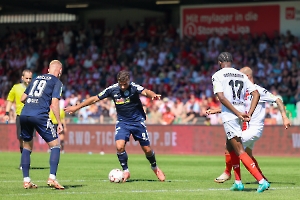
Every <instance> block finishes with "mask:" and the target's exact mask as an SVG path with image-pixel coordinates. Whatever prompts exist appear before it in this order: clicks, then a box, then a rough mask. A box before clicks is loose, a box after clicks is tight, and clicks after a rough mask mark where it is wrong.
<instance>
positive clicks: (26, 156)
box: [21, 149, 31, 177]
mask: <svg viewBox="0 0 300 200" xmlns="http://www.w3.org/2000/svg"><path fill="white" fill-rule="evenodd" d="M30 153H31V151H30V150H28V149H23V151H22V156H21V164H22V172H23V177H29V168H30Z"/></svg>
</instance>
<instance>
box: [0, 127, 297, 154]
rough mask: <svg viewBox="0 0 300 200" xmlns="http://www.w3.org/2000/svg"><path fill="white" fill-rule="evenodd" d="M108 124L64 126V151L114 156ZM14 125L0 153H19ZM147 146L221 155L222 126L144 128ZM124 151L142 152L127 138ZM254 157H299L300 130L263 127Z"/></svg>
mask: <svg viewBox="0 0 300 200" xmlns="http://www.w3.org/2000/svg"><path fill="white" fill-rule="evenodd" d="M114 129H115V127H114V126H112V125H83V124H80V125H75V124H74V125H73V124H69V125H68V133H67V134H66V135H65V151H66V152H67V153H68V152H74V153H75V152H78V153H87V152H93V153H100V152H101V151H103V152H105V153H115V152H116V151H115V144H114V134H115V133H114ZM15 130H16V129H15V125H13V124H9V125H5V124H1V125H0V134H1V137H0V138H1V139H0V151H19V146H18V140H17V139H16V134H15ZM148 134H149V136H150V139H151V146H152V147H153V149H154V150H155V152H157V153H159V154H200V155H223V152H224V144H225V133H224V129H223V127H222V126H192V125H181V126H180V125H173V126H155V125H151V126H148ZM47 150H48V146H47V144H46V143H45V142H44V140H43V139H42V138H41V137H40V136H39V135H38V136H37V137H36V138H35V140H34V151H36V152H46V151H47ZM126 150H127V151H128V152H130V153H138V154H140V153H142V150H141V148H140V146H139V143H138V142H136V141H134V140H133V138H131V140H130V142H129V143H127V147H126ZM254 153H255V155H269V156H270V155H271V156H300V128H299V126H294V127H290V128H289V129H288V130H285V129H284V128H283V126H266V127H265V129H264V133H263V136H262V138H261V139H260V140H259V141H258V142H257V143H256V144H255V147H254Z"/></svg>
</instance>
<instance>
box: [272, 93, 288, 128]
mask: <svg viewBox="0 0 300 200" xmlns="http://www.w3.org/2000/svg"><path fill="white" fill-rule="evenodd" d="M276 103H277V106H278V110H279V112H280V113H281V116H282V121H283V125H284V127H285V129H288V128H289V127H290V126H291V122H290V120H289V118H288V117H287V116H286V111H285V106H284V104H283V102H282V100H281V99H280V98H277V99H276Z"/></svg>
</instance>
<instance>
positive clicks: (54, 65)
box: [49, 60, 62, 68]
mask: <svg viewBox="0 0 300 200" xmlns="http://www.w3.org/2000/svg"><path fill="white" fill-rule="evenodd" d="M49 68H62V64H61V62H60V61H59V60H52V61H51V62H50V64H49Z"/></svg>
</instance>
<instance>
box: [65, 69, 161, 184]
mask: <svg viewBox="0 0 300 200" xmlns="http://www.w3.org/2000/svg"><path fill="white" fill-rule="evenodd" d="M117 80H118V83H116V84H114V85H111V86H109V87H108V88H106V89H105V90H103V91H102V92H101V93H99V94H98V95H95V96H92V97H90V98H88V99H86V100H85V101H84V102H82V103H80V104H77V105H75V106H69V107H66V108H65V111H66V112H68V113H70V114H72V113H74V112H76V111H77V110H79V109H81V108H83V107H85V106H88V105H91V104H93V103H96V102H98V101H99V100H102V99H105V98H111V99H112V100H113V101H114V103H115V106H116V111H117V122H116V133H115V144H116V148H117V156H118V159H119V162H120V165H121V166H122V168H123V171H124V180H123V182H125V181H126V180H127V179H129V178H130V172H129V168H128V163H127V161H128V155H127V152H126V150H125V146H126V142H128V141H129V137H130V135H131V134H132V136H133V138H134V139H135V140H138V141H139V143H140V145H141V148H142V149H143V151H144V153H145V155H146V158H147V159H148V160H149V162H150V164H151V168H152V170H153V172H154V173H155V175H156V176H157V178H158V179H159V180H160V181H164V180H165V175H164V173H163V172H162V171H161V170H160V169H159V168H158V166H157V164H156V158H155V153H154V151H153V150H152V148H151V147H150V141H149V136H148V133H147V129H146V125H145V122H144V121H145V120H146V115H145V112H144V110H143V106H142V103H141V100H140V98H139V95H140V94H141V95H144V96H146V97H149V98H151V99H152V100H157V99H160V96H161V95H159V94H156V93H154V92H153V91H151V90H148V89H146V88H144V87H142V86H140V85H138V84H135V83H133V82H130V74H129V72H128V71H120V72H119V73H118V75H117Z"/></svg>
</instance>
